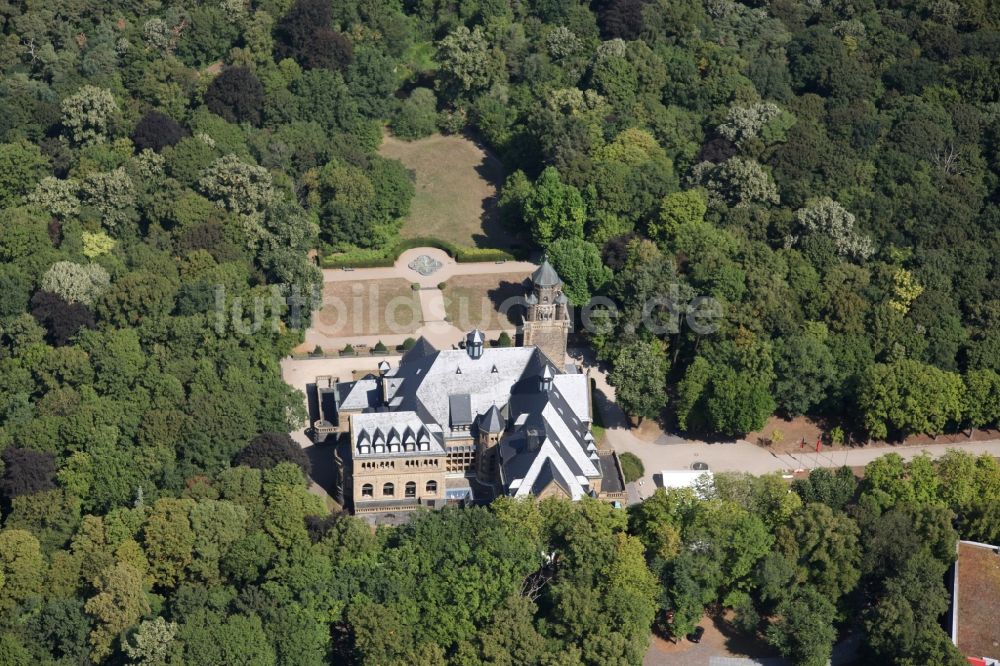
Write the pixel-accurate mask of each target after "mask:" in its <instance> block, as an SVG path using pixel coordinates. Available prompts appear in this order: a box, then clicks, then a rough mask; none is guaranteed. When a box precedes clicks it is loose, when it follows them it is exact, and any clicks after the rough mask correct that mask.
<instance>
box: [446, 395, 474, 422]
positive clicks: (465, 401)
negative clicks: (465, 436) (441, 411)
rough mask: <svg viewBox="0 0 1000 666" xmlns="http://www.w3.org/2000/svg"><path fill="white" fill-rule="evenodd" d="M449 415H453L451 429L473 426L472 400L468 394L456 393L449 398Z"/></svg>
mask: <svg viewBox="0 0 1000 666" xmlns="http://www.w3.org/2000/svg"><path fill="white" fill-rule="evenodd" d="M448 413H449V414H450V415H451V427H452V428H457V427H461V426H471V425H472V398H471V396H470V395H469V394H468V393H456V394H455V395H450V396H448Z"/></svg>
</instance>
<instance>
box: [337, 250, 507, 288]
mask: <svg viewBox="0 0 1000 666" xmlns="http://www.w3.org/2000/svg"><path fill="white" fill-rule="evenodd" d="M415 247H433V248H437V249H438V250H444V251H445V252H447V253H448V256H449V257H451V258H453V259H454V260H455V261H457V262H459V263H466V262H475V261H512V260H514V259H516V257H515V256H514V255H512V254H511V253H510V252H507V251H505V250H497V249H493V248H487V247H462V246H460V245H455V244H454V243H450V242H448V241H444V240H441V239H439V238H430V237H420V238H404V239H401V240H400V241H398V242H397V243H396V244H395V245H394V246H392V247H389V248H386V249H382V250H370V249H352V250H348V251H346V252H338V253H337V254H328V255H326V256H324V257H323V258H322V259H321V260H320V265H321V266H322V267H323V268H383V267H386V266H392V265H393V264H394V263H395V262H396V259H398V258H399V255H400V254H402V253H403V252H405V251H406V250H412V249H413V248H415ZM443 284H444V283H443V282H442V283H441V284H439V285H438V288H441V285H443Z"/></svg>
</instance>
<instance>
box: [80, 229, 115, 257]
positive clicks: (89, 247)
mask: <svg viewBox="0 0 1000 666" xmlns="http://www.w3.org/2000/svg"><path fill="white" fill-rule="evenodd" d="M117 244H118V241H116V240H115V239H114V238H112V237H111V236H109V235H107V234H106V233H104V232H103V231H95V232H91V231H84V232H83V256H85V257H87V258H88V259H95V258H97V257H100V256H101V255H105V254H107V253H109V252H111V251H112V250H113V249H115V245H117Z"/></svg>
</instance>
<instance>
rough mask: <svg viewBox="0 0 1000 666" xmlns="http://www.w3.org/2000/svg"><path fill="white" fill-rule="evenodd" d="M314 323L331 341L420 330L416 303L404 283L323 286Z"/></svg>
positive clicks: (400, 281) (354, 283) (351, 283)
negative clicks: (338, 338) (332, 338)
mask: <svg viewBox="0 0 1000 666" xmlns="http://www.w3.org/2000/svg"><path fill="white" fill-rule="evenodd" d="M387 309H388V311H389V314H388V315H387ZM314 319H315V321H314V323H313V326H314V327H315V328H316V329H317V330H319V331H320V332H322V333H323V334H325V335H329V336H331V337H338V336H347V335H388V334H407V333H413V332H414V331H416V330H417V329H418V328H419V327H420V320H421V312H420V300H419V298H418V297H417V292H415V291H413V289H411V288H410V283H409V282H407V281H406V280H400V279H393V280H358V281H356V282H327V283H326V284H324V285H323V308H322V309H321V310H320V311H319V315H318V316H317V317H315V318H314Z"/></svg>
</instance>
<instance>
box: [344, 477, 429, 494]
mask: <svg viewBox="0 0 1000 666" xmlns="http://www.w3.org/2000/svg"><path fill="white" fill-rule="evenodd" d="M437 488H438V484H437V481H433V480H431V481H428V482H427V484H426V485H425V486H424V491H425V492H426V493H427V494H428V495H434V494H436V493H437ZM361 496H362V497H375V487H374V486H373V485H372V484H370V483H366V484H365V485H363V486H361ZM395 496H396V485H395V484H394V483H385V484H383V485H382V497H395ZM416 496H417V484H416V482H414V481H407V482H406V485H405V486H404V487H403V497H407V498H412V497H416Z"/></svg>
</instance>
